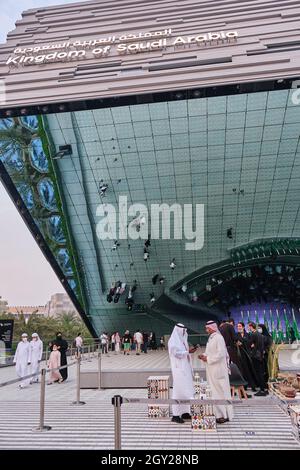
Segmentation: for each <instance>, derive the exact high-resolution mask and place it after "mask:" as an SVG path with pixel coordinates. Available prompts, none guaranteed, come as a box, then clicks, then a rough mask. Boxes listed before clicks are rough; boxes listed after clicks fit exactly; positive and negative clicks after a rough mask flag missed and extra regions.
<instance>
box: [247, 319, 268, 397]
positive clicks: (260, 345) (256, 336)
mask: <svg viewBox="0 0 300 470" xmlns="http://www.w3.org/2000/svg"><path fill="white" fill-rule="evenodd" d="M248 329H249V333H250V335H249V346H250V354H251V358H252V363H253V366H254V369H255V372H256V376H257V380H258V386H259V388H260V390H259V392H257V393H255V395H256V396H257V397H265V396H266V395H267V393H266V392H265V390H266V388H267V385H266V383H265V378H264V350H265V341H264V337H263V335H262V334H261V333H259V332H258V331H257V328H256V324H255V323H252V322H250V323H249V324H248Z"/></svg>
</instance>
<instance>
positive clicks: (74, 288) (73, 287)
mask: <svg viewBox="0 0 300 470" xmlns="http://www.w3.org/2000/svg"><path fill="white" fill-rule="evenodd" d="M68 283H69V286H70V287H71V289H72V290H76V282H75V280H74V279H68Z"/></svg>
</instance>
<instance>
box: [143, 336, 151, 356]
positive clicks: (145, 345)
mask: <svg viewBox="0 0 300 470" xmlns="http://www.w3.org/2000/svg"><path fill="white" fill-rule="evenodd" d="M143 340H144V342H143V345H142V351H143V353H145V354H148V341H149V335H148V333H147V332H146V331H143Z"/></svg>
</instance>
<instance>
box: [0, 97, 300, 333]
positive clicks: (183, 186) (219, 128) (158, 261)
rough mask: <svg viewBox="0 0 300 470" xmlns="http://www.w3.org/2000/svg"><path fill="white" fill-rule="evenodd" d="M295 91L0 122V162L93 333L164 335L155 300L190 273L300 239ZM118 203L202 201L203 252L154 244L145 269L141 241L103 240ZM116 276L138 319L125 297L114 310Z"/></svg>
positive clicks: (181, 243) (174, 242) (299, 119)
mask: <svg viewBox="0 0 300 470" xmlns="http://www.w3.org/2000/svg"><path fill="white" fill-rule="evenodd" d="M292 93H293V90H274V91H266V92H257V93H244V94H237V95H224V96H217V97H208V98H194V99H178V100H177V101H165V102H160V103H146V104H140V105H126V106H115V107H107V108H101V109H94V110H86V111H76V112H68V113H57V114H55V113H53V114H48V115H44V116H43V117H41V116H26V117H24V116H23V117H21V118H11V119H3V120H1V122H0V138H1V157H0V158H1V161H2V162H3V164H4V166H5V169H6V170H7V172H8V173H9V175H10V177H11V179H12V181H13V183H14V184H15V186H16V188H17V189H18V191H19V193H20V195H21V197H22V199H23V201H24V202H25V204H26V207H27V208H28V210H29V211H30V213H31V215H32V217H33V219H34V220H35V221H36V223H37V225H38V227H39V229H40V231H41V233H42V234H43V236H44V237H45V239H46V240H47V244H48V245H49V247H50V248H51V251H52V253H53V255H54V257H55V259H56V261H57V263H58V265H59V266H60V268H61V270H62V272H63V273H64V275H65V276H66V279H67V280H68V283H69V285H70V286H71V287H72V289H73V290H74V293H75V295H76V297H77V298H78V300H79V302H80V303H81V305H82V307H83V308H84V309H85V312H86V314H87V317H88V318H89V319H90V321H91V323H92V324H93V326H94V328H95V330H96V331H97V333H99V332H100V331H101V330H103V329H107V330H115V329H120V330H121V329H124V328H129V327H131V328H135V327H137V326H139V327H140V328H144V329H156V330H157V331H158V332H160V333H163V332H167V331H168V330H169V328H170V324H171V323H172V322H171V320H170V319H171V316H169V315H168V312H164V313H163V314H161V315H159V314H154V313H153V312H152V313H151V311H152V310H151V308H150V294H152V293H154V295H155V297H156V298H157V299H158V298H159V297H160V296H162V294H163V293H164V292H165V291H166V289H167V291H168V290H169V288H171V290H172V286H174V285H176V284H178V283H179V285H180V281H181V280H182V279H185V278H186V276H188V275H190V274H192V273H193V272H194V271H196V270H199V269H201V268H204V267H206V268H207V267H209V266H211V265H213V264H215V263H218V262H224V261H226V260H228V259H230V250H231V249H232V248H234V247H237V246H240V245H244V244H248V243H253V241H255V240H261V239H268V238H270V237H271V238H272V237H275V238H278V237H281V238H284V239H291V238H292V239H293V238H296V237H299V231H300V217H299V202H300V190H299V176H300V146H299V137H300V126H299V123H300V108H299V106H297V105H296V104H294V102H293V99H292ZM63 145H71V147H72V154H71V155H68V156H67V155H66V156H63V158H57V157H55V156H56V154H57V152H58V149H59V147H60V146H63ZM103 183H105V184H107V186H108V188H107V190H106V191H105V196H104V195H101V191H100V190H99V188H100V186H101V184H103ZM120 196H126V197H127V199H128V205H130V204H134V203H141V204H144V205H145V206H146V207H147V208H149V210H150V207H151V205H153V204H162V203H166V204H168V205H170V206H171V205H172V204H174V203H178V204H180V205H182V206H183V205H184V204H192V205H193V206H195V205H196V204H204V214H205V219H204V228H205V232H204V246H203V248H202V249H201V250H198V251H187V250H186V249H185V243H186V240H185V239H182V240H179V239H172V238H171V240H163V239H157V240H152V242H151V248H150V258H149V260H148V261H147V262H144V260H143V248H144V242H145V239H143V238H141V239H137V240H119V243H120V246H119V247H118V248H117V249H116V250H113V249H112V246H113V243H114V240H113V237H112V238H111V239H109V240H102V239H99V237H98V236H97V224H98V223H99V221H100V220H101V217H99V216H98V215H97V208H98V206H99V204H106V205H113V206H114V207H116V209H117V212H118V202H119V197H120ZM129 219H130V218H129ZM152 222H153V221H152ZM189 222H190V223H192V222H193V223H195V213H192V214H191V220H190V221H189ZM122 223H123V222H122V220H119V221H118V224H119V225H118V229H119V228H120V225H122ZM229 228H234V235H233V237H231V238H228V237H227V236H226V232H227V230H228V229H229ZM149 231H150V227H149ZM116 238H118V237H116ZM173 258H175V260H176V269H175V270H173V271H172V270H171V269H170V262H171V260H172V259H173ZM258 258H259V256H258ZM155 274H159V275H160V276H161V277H164V278H165V282H164V284H163V285H160V284H158V285H153V282H152V278H153V276H154V275H155ZM119 280H120V281H122V282H126V284H127V286H129V285H132V284H133V282H134V281H135V280H136V281H137V284H138V288H137V290H136V294H135V303H136V304H137V305H138V306H139V307H138V308H137V309H136V311H134V312H128V311H127V308H126V305H125V302H124V301H125V296H124V297H121V298H120V301H119V302H118V303H117V304H114V303H112V304H111V303H108V302H107V293H108V291H109V288H110V286H111V284H112V283H114V282H116V281H119ZM170 313H171V312H170ZM136 322H138V325H137V323H136Z"/></svg>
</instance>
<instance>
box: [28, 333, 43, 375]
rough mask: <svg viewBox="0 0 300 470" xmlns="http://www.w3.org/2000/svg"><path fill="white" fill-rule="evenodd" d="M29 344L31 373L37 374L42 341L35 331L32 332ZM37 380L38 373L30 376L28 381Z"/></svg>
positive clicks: (41, 352) (41, 353) (40, 358)
mask: <svg viewBox="0 0 300 470" xmlns="http://www.w3.org/2000/svg"><path fill="white" fill-rule="evenodd" d="M31 338H32V339H31V341H30V343H29V345H30V360H31V368H30V369H31V371H30V373H31V374H38V373H39V372H40V362H41V360H42V356H43V341H41V340H40V338H39V335H38V334H37V333H32V335H31ZM38 381H39V375H36V376H35V377H31V379H30V383H36V382H38Z"/></svg>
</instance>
